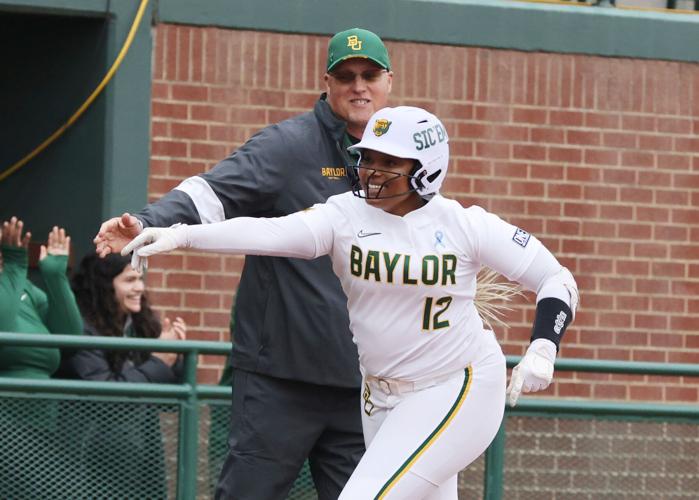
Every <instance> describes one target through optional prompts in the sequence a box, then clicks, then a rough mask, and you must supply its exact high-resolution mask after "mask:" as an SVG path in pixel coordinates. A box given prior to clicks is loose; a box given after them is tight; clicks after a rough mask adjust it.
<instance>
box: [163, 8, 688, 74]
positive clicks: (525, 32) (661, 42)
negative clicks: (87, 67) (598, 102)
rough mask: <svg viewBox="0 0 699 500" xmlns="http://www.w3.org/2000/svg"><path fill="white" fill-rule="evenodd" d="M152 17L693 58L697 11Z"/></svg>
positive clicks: (282, 12)
mask: <svg viewBox="0 0 699 500" xmlns="http://www.w3.org/2000/svg"><path fill="white" fill-rule="evenodd" d="M157 20H158V22H167V23H181V24H194V25H212V26H221V27H228V28H238V29H242V28H244V29H254V30H270V31H284V32H294V33H318V34H325V35H331V34H333V33H335V32H337V31H340V30H342V29H346V28H348V27H351V26H362V27H365V28H368V29H371V30H373V31H376V32H377V33H379V34H380V35H381V37H382V38H385V39H387V40H403V41H415V42H426V43H440V44H451V45H468V46H483V47H495V48H509V49H517V50H528V51H544V52H566V53H583V54H599V55H607V56H618V57H640V58H650V59H667V60H677V61H699V43H697V33H698V32H699V15H695V14H678V13H672V12H669V11H668V12H650V11H640V10H627V9H616V8H611V7H609V8H607V7H588V6H576V5H558V4H542V3H527V2H516V1H507V0H442V1H430V0H381V1H377V0H354V1H352V2H348V1H325V0H294V1H279V0H255V1H253V2H249V1H243V0H234V1H230V0H206V1H205V2H194V1H191V0H160V1H159V2H158V9H157Z"/></svg>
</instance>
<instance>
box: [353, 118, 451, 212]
mask: <svg viewBox="0 0 699 500" xmlns="http://www.w3.org/2000/svg"><path fill="white" fill-rule="evenodd" d="M347 149H348V150H350V151H353V150H354V151H357V152H358V153H359V155H360V161H359V163H360V164H359V165H357V166H356V167H354V169H349V170H351V171H352V173H353V174H354V176H353V179H352V184H353V186H352V191H353V192H354V194H355V195H357V196H360V197H362V198H364V197H365V196H363V193H362V192H361V188H360V186H359V178H358V177H359V176H358V174H357V171H356V169H358V168H362V166H361V154H362V150H364V149H371V150H374V151H379V152H381V153H386V154H389V155H392V156H397V157H399V158H411V159H414V160H416V164H415V168H414V169H413V171H412V172H411V173H410V186H411V191H415V192H417V193H418V194H419V195H420V196H422V197H423V198H428V199H429V198H431V197H432V196H433V195H435V194H436V193H438V192H439V188H440V187H441V186H442V182H443V181H444V178H445V177H446V175H447V166H448V164H449V137H448V136H447V130H446V128H445V127H444V125H442V122H441V121H439V118H437V117H436V116H435V115H433V114H432V113H429V112H428V111H425V110H424V109H422V108H416V107H412V106H398V107H396V108H383V109H380V110H379V111H377V112H376V113H374V114H373V115H372V117H371V118H370V119H369V122H368V123H367V126H366V128H365V129H364V134H363V135H362V140H361V141H359V142H358V143H357V144H355V145H353V146H350V147H349V148H347Z"/></svg>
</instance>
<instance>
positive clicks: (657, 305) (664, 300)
mask: <svg viewBox="0 0 699 500" xmlns="http://www.w3.org/2000/svg"><path fill="white" fill-rule="evenodd" d="M684 304H685V301H684V299H682V298H679V297H678V298H673V297H653V298H652V299H651V307H652V310H653V311H657V312H674V313H682V312H684V309H685V307H684Z"/></svg>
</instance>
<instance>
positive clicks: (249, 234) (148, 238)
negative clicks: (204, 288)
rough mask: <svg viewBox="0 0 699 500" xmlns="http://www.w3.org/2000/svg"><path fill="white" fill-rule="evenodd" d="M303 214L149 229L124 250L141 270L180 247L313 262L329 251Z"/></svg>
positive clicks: (123, 253) (238, 218) (243, 218)
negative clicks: (150, 260)
mask: <svg viewBox="0 0 699 500" xmlns="http://www.w3.org/2000/svg"><path fill="white" fill-rule="evenodd" d="M302 217H303V216H302V215H301V213H295V214H291V215H287V216H285V217H276V218H253V217H237V218H235V219H229V220H227V221H223V222H217V223H215V224H200V225H195V226H188V225H184V224H182V225H176V226H173V227H169V228H147V229H144V230H143V232H142V233H141V234H140V235H138V236H137V237H136V238H135V239H134V240H133V241H131V243H129V244H128V245H126V247H124V249H123V250H122V252H121V253H122V255H128V254H129V253H131V252H133V259H132V265H134V267H135V268H138V267H140V266H141V265H142V263H143V262H142V260H141V259H144V258H147V257H149V256H151V255H155V254H159V253H164V252H170V251H172V250H175V249H177V248H194V249H198V250H206V251H210V252H223V253H234V254H245V255H271V256H276V257H295V258H302V259H313V258H315V257H318V256H319V255H322V254H324V253H326V252H322V253H321V252H319V251H317V249H316V242H315V238H314V234H313V232H312V231H311V230H310V229H309V227H308V226H307V224H306V223H305V222H304V221H303V220H302Z"/></svg>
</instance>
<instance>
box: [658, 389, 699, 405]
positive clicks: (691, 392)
mask: <svg viewBox="0 0 699 500" xmlns="http://www.w3.org/2000/svg"><path fill="white" fill-rule="evenodd" d="M697 396H698V394H697V388H696V387H673V386H669V387H665V400H666V401H678V402H681V403H686V402H687V401H697Z"/></svg>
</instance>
